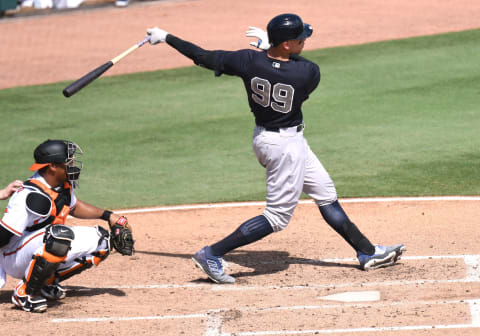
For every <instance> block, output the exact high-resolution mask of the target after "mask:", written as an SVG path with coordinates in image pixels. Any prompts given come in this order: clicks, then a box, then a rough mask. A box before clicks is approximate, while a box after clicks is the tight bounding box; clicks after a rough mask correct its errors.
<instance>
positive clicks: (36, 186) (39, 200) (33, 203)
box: [23, 179, 72, 232]
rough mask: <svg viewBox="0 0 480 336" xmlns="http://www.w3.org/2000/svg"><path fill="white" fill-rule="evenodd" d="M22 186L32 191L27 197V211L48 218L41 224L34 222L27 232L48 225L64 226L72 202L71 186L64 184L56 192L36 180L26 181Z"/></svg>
mask: <svg viewBox="0 0 480 336" xmlns="http://www.w3.org/2000/svg"><path fill="white" fill-rule="evenodd" d="M23 186H24V187H26V188H28V189H33V190H34V191H33V192H31V193H30V194H29V195H28V196H27V208H28V210H29V211H30V212H32V213H35V214H37V215H40V216H42V217H47V216H48V218H47V219H46V220H45V221H43V222H41V223H37V222H35V224H34V225H32V226H30V227H28V228H27V229H26V230H27V231H30V232H33V231H36V230H38V229H41V228H43V227H45V226H47V225H48V224H52V225H55V224H65V221H66V219H67V216H68V214H69V213H70V203H71V200H72V186H71V184H70V183H69V182H65V183H64V185H63V186H62V187H61V188H59V189H58V190H54V189H52V188H49V187H48V186H47V185H45V184H44V183H42V182H40V181H39V180H37V179H30V180H27V181H26V182H24V183H23Z"/></svg>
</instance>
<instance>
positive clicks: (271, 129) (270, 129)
mask: <svg viewBox="0 0 480 336" xmlns="http://www.w3.org/2000/svg"><path fill="white" fill-rule="evenodd" d="M292 127H295V126H292ZM281 128H290V127H265V131H268V132H277V133H280V129H281ZM304 128H305V125H304V124H300V125H298V126H297V132H301V131H303V129H304Z"/></svg>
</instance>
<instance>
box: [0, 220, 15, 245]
mask: <svg viewBox="0 0 480 336" xmlns="http://www.w3.org/2000/svg"><path fill="white" fill-rule="evenodd" d="M12 236H13V233H11V232H10V231H8V230H7V229H5V228H4V227H3V226H1V225H0V248H2V247H4V246H5V245H7V244H8V242H9V241H10V238H12Z"/></svg>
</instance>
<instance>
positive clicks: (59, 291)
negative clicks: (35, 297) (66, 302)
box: [40, 284, 67, 300]
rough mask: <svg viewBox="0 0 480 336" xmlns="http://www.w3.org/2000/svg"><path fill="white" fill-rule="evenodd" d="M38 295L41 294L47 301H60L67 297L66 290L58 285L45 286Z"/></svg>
mask: <svg viewBox="0 0 480 336" xmlns="http://www.w3.org/2000/svg"><path fill="white" fill-rule="evenodd" d="M40 293H42V296H43V297H44V298H46V299H47V300H62V299H65V297H66V296H67V290H66V289H65V288H63V287H62V286H60V285H59V284H56V285H45V286H43V288H42V289H41V290H40Z"/></svg>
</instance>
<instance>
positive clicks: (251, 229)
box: [210, 215, 273, 256]
mask: <svg viewBox="0 0 480 336" xmlns="http://www.w3.org/2000/svg"><path fill="white" fill-rule="evenodd" d="M272 232H273V228H272V226H271V225H270V223H269V222H268V220H267V219H266V218H265V216H263V215H260V216H257V217H253V218H251V219H249V220H247V221H246V222H245V223H243V224H242V225H240V226H239V227H238V229H236V230H235V231H234V232H233V233H232V234H230V235H229V236H227V237H225V238H224V239H222V240H220V241H219V242H218V243H215V244H213V245H211V246H210V248H211V249H212V253H213V255H215V256H223V255H224V254H225V253H227V252H230V251H232V250H234V249H236V248H238V247H240V246H244V245H247V244H250V243H253V242H255V241H257V240H260V239H262V238H263V237H265V236H267V235H269V234H270V233H272Z"/></svg>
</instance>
